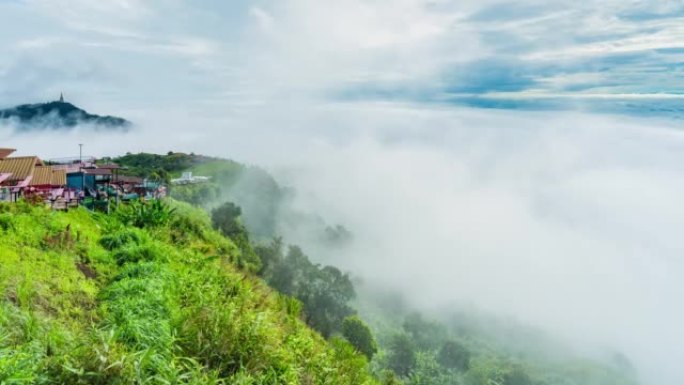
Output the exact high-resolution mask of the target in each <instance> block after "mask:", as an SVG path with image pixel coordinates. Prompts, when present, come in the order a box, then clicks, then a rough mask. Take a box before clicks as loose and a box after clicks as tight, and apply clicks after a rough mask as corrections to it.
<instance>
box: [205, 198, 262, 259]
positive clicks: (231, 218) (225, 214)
mask: <svg viewBox="0 0 684 385" xmlns="http://www.w3.org/2000/svg"><path fill="white" fill-rule="evenodd" d="M240 215H242V209H240V207H239V206H237V205H236V204H234V203H232V202H226V203H224V204H223V205H221V206H219V207H218V208H216V209H214V210H212V212H211V222H212V225H213V226H214V228H215V229H216V230H218V231H219V232H220V233H221V234H223V235H224V236H226V237H229V238H231V239H232V240H233V242H235V244H236V245H237V247H238V248H239V249H240V252H241V255H240V256H241V258H240V261H241V262H244V263H246V264H248V265H251V266H256V267H257V269H258V268H259V267H260V264H261V262H260V259H259V256H258V255H257V254H256V253H255V251H254V249H253V248H252V244H251V243H250V241H249V233H248V232H247V230H246V229H245V227H244V226H243V225H242V223H241V222H240ZM239 265H241V263H239ZM240 267H243V266H240Z"/></svg>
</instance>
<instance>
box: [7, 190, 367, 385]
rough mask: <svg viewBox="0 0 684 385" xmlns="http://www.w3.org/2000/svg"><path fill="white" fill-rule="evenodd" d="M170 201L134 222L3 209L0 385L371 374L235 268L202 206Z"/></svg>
mask: <svg viewBox="0 0 684 385" xmlns="http://www.w3.org/2000/svg"><path fill="white" fill-rule="evenodd" d="M170 204H171V205H172V206H173V208H175V211H174V212H173V214H172V215H171V219H169V220H168V221H166V220H165V221H158V220H156V219H151V220H150V221H149V222H148V221H147V220H143V222H136V221H137V219H136V220H134V221H133V222H136V224H138V225H141V226H138V227H132V226H126V225H125V223H126V220H124V218H130V217H131V216H133V217H135V216H136V215H137V214H138V213H140V211H139V210H137V211H136V210H133V211H132V214H131V213H130V212H125V211H124V212H122V213H121V214H120V215H119V214H118V213H117V214H115V215H112V216H104V215H100V214H92V213H89V212H87V211H85V210H84V209H78V210H72V211H69V212H67V213H61V212H51V211H49V210H47V209H44V208H39V207H33V206H30V205H29V204H26V203H19V204H15V205H8V204H2V205H0V212H1V214H0V266H2V269H0V383H2V384H56V383H70V384H79V383H81V384H136V383H138V384H142V383H146V384H147V383H152V384H169V383H171V384H212V383H214V384H372V383H375V380H374V379H373V378H372V376H371V375H370V374H369V371H368V368H367V361H366V359H365V357H363V356H362V355H359V354H356V353H355V352H354V350H353V348H352V347H351V346H350V345H349V344H348V343H346V342H344V341H342V340H340V339H333V340H331V341H330V342H326V341H325V340H324V339H323V338H321V337H320V336H319V335H317V334H316V333H314V332H312V331H311V330H310V329H309V328H308V327H307V326H306V325H305V324H304V323H303V322H302V321H301V320H300V318H299V317H300V310H301V305H300V304H299V302H297V301H296V300H294V299H291V298H289V297H286V296H282V295H280V294H278V293H276V292H274V291H273V290H271V289H270V288H268V287H267V286H266V285H264V284H263V283H262V281H261V280H260V279H258V278H256V277H255V276H253V275H251V274H250V273H249V272H248V271H249V269H250V266H249V264H246V269H247V270H240V269H238V268H237V267H236V266H237V264H238V263H237V262H238V261H237V260H236V259H237V258H239V256H240V253H239V250H238V248H237V246H235V244H234V243H233V242H232V241H231V240H230V239H229V238H226V237H224V236H222V235H221V234H219V233H218V232H216V231H214V230H212V229H211V227H210V218H209V217H208V215H207V214H206V213H204V212H202V211H200V210H198V209H194V208H192V207H190V206H189V205H187V204H183V203H178V202H171V203H170ZM150 210H155V209H150ZM160 215H162V214H160ZM163 215H165V214H163ZM140 218H151V215H150V214H149V213H147V214H143V215H142V216H141V217H140ZM140 218H138V219H140ZM254 268H256V267H254Z"/></svg>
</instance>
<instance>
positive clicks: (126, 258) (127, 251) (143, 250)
mask: <svg viewBox="0 0 684 385" xmlns="http://www.w3.org/2000/svg"><path fill="white" fill-rule="evenodd" d="M166 259H167V258H166V255H165V253H164V250H162V248H161V247H160V246H158V245H156V244H154V243H150V244H144V245H135V244H133V245H128V246H126V247H123V248H120V249H118V250H116V251H115V252H114V260H116V263H117V264H118V265H119V266H123V265H125V264H127V263H138V262H144V261H147V262H149V261H163V260H166Z"/></svg>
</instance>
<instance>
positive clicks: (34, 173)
mask: <svg viewBox="0 0 684 385" xmlns="http://www.w3.org/2000/svg"><path fill="white" fill-rule="evenodd" d="M15 151H16V150H14V149H10V148H0V201H17V200H18V199H20V198H22V197H24V198H29V197H30V198H35V199H39V200H43V201H45V202H47V203H49V204H50V205H51V206H52V207H53V208H55V209H66V208H68V207H73V206H78V205H79V204H86V205H89V206H93V207H94V206H96V205H97V204H98V203H100V204H106V205H107V207H109V202H110V201H111V200H115V201H116V202H118V201H119V200H131V199H137V198H140V197H144V198H158V197H161V196H165V195H166V187H165V186H163V185H162V184H160V183H153V182H149V181H147V180H145V179H143V178H139V177H135V176H127V175H121V173H120V172H121V171H122V170H125V168H122V167H120V166H119V165H117V164H114V163H106V164H101V163H98V162H97V161H96V159H94V158H88V159H83V158H81V157H79V158H77V159H73V158H70V159H61V160H50V161H43V160H41V159H40V158H39V157H38V156H12V154H13V153H14V152H15Z"/></svg>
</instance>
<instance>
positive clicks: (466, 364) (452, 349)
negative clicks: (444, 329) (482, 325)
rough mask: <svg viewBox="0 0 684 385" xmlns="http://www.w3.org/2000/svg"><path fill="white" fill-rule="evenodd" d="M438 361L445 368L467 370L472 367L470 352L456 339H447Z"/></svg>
mask: <svg viewBox="0 0 684 385" xmlns="http://www.w3.org/2000/svg"><path fill="white" fill-rule="evenodd" d="M437 362H439V364H440V365H442V366H443V367H445V368H448V369H455V370H458V371H461V372H465V371H466V370H468V369H469V368H470V352H469V351H468V349H466V348H465V347H464V346H463V345H461V344H459V343H458V342H455V341H446V342H444V344H443V345H442V347H441V348H440V349H439V353H438V354H437Z"/></svg>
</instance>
